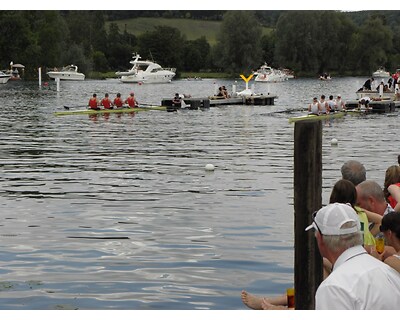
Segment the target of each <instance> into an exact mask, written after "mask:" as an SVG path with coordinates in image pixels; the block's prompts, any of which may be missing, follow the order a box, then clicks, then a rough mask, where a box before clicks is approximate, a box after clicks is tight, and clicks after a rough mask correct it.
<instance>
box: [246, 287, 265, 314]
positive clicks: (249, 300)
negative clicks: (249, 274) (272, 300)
mask: <svg viewBox="0 0 400 320" xmlns="http://www.w3.org/2000/svg"><path fill="white" fill-rule="evenodd" d="M242 301H243V303H244V304H245V305H246V306H247V307H249V308H250V309H254V310H262V306H261V303H262V298H260V297H257V296H255V295H253V294H250V293H248V292H247V291H245V290H242Z"/></svg>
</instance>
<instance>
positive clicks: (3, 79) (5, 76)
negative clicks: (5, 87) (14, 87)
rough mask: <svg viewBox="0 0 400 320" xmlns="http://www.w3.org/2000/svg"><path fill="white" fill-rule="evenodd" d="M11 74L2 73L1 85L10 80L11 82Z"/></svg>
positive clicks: (0, 74) (0, 76)
mask: <svg viewBox="0 0 400 320" xmlns="http://www.w3.org/2000/svg"><path fill="white" fill-rule="evenodd" d="M10 78H11V74H7V73H4V72H3V71H0V83H2V84H4V83H7V82H8V80H10Z"/></svg>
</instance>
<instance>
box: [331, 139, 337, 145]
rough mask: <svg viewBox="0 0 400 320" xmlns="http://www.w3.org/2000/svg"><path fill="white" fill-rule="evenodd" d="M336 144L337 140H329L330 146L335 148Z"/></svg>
mask: <svg viewBox="0 0 400 320" xmlns="http://www.w3.org/2000/svg"><path fill="white" fill-rule="evenodd" d="M337 144H338V141H337V139H335V138H333V139H332V140H331V145H332V146H337Z"/></svg>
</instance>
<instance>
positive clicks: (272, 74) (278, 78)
mask: <svg viewBox="0 0 400 320" xmlns="http://www.w3.org/2000/svg"><path fill="white" fill-rule="evenodd" d="M254 75H255V76H256V77H255V79H254V81H256V82H282V81H286V80H288V76H287V74H286V73H284V72H283V71H281V70H277V69H273V68H271V67H270V66H268V65H267V63H266V62H265V63H264V64H263V65H262V66H261V67H260V68H259V69H258V70H257V71H256V72H254Z"/></svg>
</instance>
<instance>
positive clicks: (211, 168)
mask: <svg viewBox="0 0 400 320" xmlns="http://www.w3.org/2000/svg"><path fill="white" fill-rule="evenodd" d="M205 169H206V170H207V171H214V169H215V167H214V165H213V164H211V163H208V164H206V167H205Z"/></svg>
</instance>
